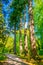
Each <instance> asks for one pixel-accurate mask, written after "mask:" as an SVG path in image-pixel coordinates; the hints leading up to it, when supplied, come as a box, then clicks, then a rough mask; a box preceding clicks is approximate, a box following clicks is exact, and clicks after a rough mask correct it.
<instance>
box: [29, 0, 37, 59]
mask: <svg viewBox="0 0 43 65" xmlns="http://www.w3.org/2000/svg"><path fill="white" fill-rule="evenodd" d="M28 5H29V17H30V20H29V21H30V41H31V42H30V43H31V53H32V57H33V58H35V57H36V55H37V51H36V40H35V36H34V20H33V10H32V0H28Z"/></svg>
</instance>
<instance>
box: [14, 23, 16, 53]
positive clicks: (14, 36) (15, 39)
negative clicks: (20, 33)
mask: <svg viewBox="0 0 43 65" xmlns="http://www.w3.org/2000/svg"><path fill="white" fill-rule="evenodd" d="M14 54H16V24H15V25H14Z"/></svg>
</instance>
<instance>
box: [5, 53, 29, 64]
mask: <svg viewBox="0 0 43 65" xmlns="http://www.w3.org/2000/svg"><path fill="white" fill-rule="evenodd" d="M5 56H6V57H7V58H8V60H7V62H9V63H13V64H14V65H29V64H28V63H27V62H25V61H24V60H22V59H20V58H19V57H17V56H16V55H12V54H5Z"/></svg>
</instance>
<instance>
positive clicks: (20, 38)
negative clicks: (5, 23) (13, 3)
mask: <svg viewBox="0 0 43 65" xmlns="http://www.w3.org/2000/svg"><path fill="white" fill-rule="evenodd" d="M21 30H22V19H21V18H20V30H19V34H20V37H19V42H20V54H22V51H23V47H22V32H21Z"/></svg>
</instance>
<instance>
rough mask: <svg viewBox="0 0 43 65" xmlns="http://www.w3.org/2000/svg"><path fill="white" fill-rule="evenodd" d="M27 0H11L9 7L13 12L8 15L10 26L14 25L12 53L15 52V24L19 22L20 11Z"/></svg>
mask: <svg viewBox="0 0 43 65" xmlns="http://www.w3.org/2000/svg"><path fill="white" fill-rule="evenodd" d="M26 1H27V0H19V1H18V0H13V1H12V5H11V7H12V8H13V12H12V13H11V15H10V26H12V27H14V31H15V33H14V38H15V39H14V53H16V25H17V23H18V22H20V17H21V13H22V11H23V9H24V6H25V4H26Z"/></svg>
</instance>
